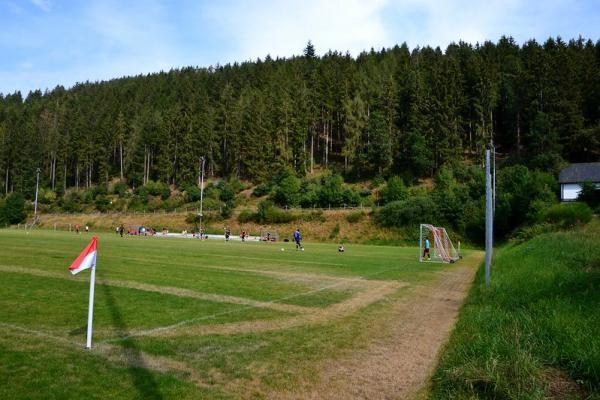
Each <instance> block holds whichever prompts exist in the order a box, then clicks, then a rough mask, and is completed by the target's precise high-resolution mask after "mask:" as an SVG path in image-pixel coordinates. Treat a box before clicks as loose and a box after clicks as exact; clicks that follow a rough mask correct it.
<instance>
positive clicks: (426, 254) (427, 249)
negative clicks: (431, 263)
mask: <svg viewBox="0 0 600 400" xmlns="http://www.w3.org/2000/svg"><path fill="white" fill-rule="evenodd" d="M429 247H430V244H429V238H425V248H424V249H423V259H425V256H427V259H428V260H431V254H429Z"/></svg>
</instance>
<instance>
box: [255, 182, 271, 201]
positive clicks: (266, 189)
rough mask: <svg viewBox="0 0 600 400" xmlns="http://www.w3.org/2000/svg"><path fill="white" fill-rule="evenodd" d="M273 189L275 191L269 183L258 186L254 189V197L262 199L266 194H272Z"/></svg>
mask: <svg viewBox="0 0 600 400" xmlns="http://www.w3.org/2000/svg"><path fill="white" fill-rule="evenodd" d="M271 189H273V185H272V184H271V183H269V182H266V183H261V184H260V185H258V186H256V187H255V188H254V190H253V191H252V196H254V197H262V196H264V195H266V194H269V193H271Z"/></svg>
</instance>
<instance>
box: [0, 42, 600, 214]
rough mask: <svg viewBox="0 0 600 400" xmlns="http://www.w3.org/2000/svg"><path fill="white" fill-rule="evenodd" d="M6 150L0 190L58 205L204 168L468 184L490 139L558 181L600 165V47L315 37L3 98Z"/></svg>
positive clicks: (190, 175) (1, 133)
mask: <svg viewBox="0 0 600 400" xmlns="http://www.w3.org/2000/svg"><path fill="white" fill-rule="evenodd" d="M0 143H1V145H0V171H2V179H0V182H1V183H0V189H1V193H2V194H5V195H6V194H9V193H11V192H19V193H22V194H23V195H24V196H25V198H27V199H32V198H33V196H34V192H35V185H36V171H37V170H38V168H39V171H40V187H42V188H45V190H48V191H51V192H53V193H55V194H56V195H57V196H58V197H61V196H63V195H64V194H65V193H66V192H67V191H68V190H70V189H90V188H93V187H96V186H101V187H102V186H104V187H106V186H107V185H108V183H109V182H111V181H114V180H119V181H120V182H121V183H122V184H124V185H126V187H129V188H132V189H135V188H137V187H142V186H144V185H146V184H148V183H150V184H154V183H157V184H163V185H165V186H167V187H169V186H170V187H176V188H182V189H184V188H186V187H190V186H191V185H198V181H199V171H200V165H201V161H200V160H201V159H202V158H203V159H204V160H205V167H206V175H207V177H219V178H225V179H237V180H245V181H251V182H253V183H254V184H259V185H260V184H262V185H270V184H271V183H272V181H273V177H274V176H279V177H281V176H282V174H283V177H287V178H288V180H289V179H292V180H293V179H294V178H289V175H290V173H291V175H293V176H295V177H296V178H298V179H306V178H307V177H310V176H311V175H312V174H313V173H314V172H315V171H332V172H333V173H334V174H335V176H342V177H343V180H344V181H346V182H361V181H367V180H373V179H384V180H385V179H389V178H391V177H399V178H400V179H401V180H402V182H403V183H405V184H407V185H408V186H410V185H413V184H415V183H417V182H419V180H422V179H424V178H435V179H437V181H438V182H439V181H440V179H441V181H444V180H446V181H447V180H448V177H447V175H448V173H450V175H452V174H454V175H456V176H458V177H460V176H461V175H462V176H463V178H464V179H466V180H469V179H471V178H468V177H465V176H466V175H465V172H464V171H468V169H469V167H470V166H481V163H482V159H483V155H484V149H485V147H486V146H487V145H489V144H490V143H493V144H494V146H495V148H496V152H497V159H498V163H499V166H500V167H502V168H508V167H512V168H513V169H514V168H517V169H516V170H515V171H521V175H522V174H523V171H526V173H527V174H530V175H531V176H532V177H533V176H534V175H533V174H535V173H540V174H543V173H546V174H548V175H551V176H555V174H556V172H557V171H558V169H559V168H560V167H561V166H563V165H564V164H565V163H568V162H586V161H598V159H599V157H600V41H597V42H595V43H594V42H593V41H592V40H590V39H584V38H581V37H580V38H578V39H572V40H569V41H568V42H566V41H564V40H563V39H561V38H559V37H557V38H549V39H548V40H546V42H545V43H543V44H541V43H538V42H536V41H535V40H530V41H528V42H526V43H523V44H522V45H519V44H517V43H516V42H515V41H514V40H513V39H512V38H510V37H502V38H500V39H499V40H498V42H497V43H494V42H491V41H487V42H484V43H482V44H480V43H477V44H469V43H465V42H459V43H453V44H450V45H449V46H448V47H447V48H446V49H445V50H442V49H440V48H439V47H438V48H431V47H422V48H415V49H412V50H411V49H409V48H408V46H407V45H406V44H402V45H396V46H394V47H392V48H384V49H381V50H375V49H371V50H370V51H365V52H363V53H361V54H359V55H358V56H356V57H352V56H351V55H350V54H348V53H346V54H343V53H339V52H336V51H329V52H327V53H325V54H324V55H322V56H318V55H317V52H316V48H315V46H314V45H313V44H312V43H311V42H308V44H307V46H306V48H305V49H304V50H303V51H302V54H300V55H298V56H294V57H291V58H276V59H273V58H272V57H270V56H269V55H267V56H266V57H265V58H264V59H257V60H255V61H247V62H243V63H234V64H227V65H216V66H211V67H187V68H180V69H172V70H170V71H168V72H165V71H161V72H158V73H153V74H148V75H139V76H135V77H124V78H119V79H114V80H110V81H106V82H85V83H78V84H76V85H75V86H74V87H72V88H70V89H65V88H64V87H61V86H57V87H55V88H53V89H48V90H46V91H44V92H42V91H41V90H37V91H34V92H30V93H28V94H27V95H26V96H25V97H24V96H23V95H22V94H21V93H19V92H16V93H8V94H0ZM520 167H523V168H524V170H519V169H518V168H520ZM444 171H446V172H444ZM448 171H449V172H448ZM461 171H462V172H461ZM440 172H444V174H446V175H445V176H446V178H444V176H442V177H441V178H440ZM511 173H512V174H513V175H515V176H520V175H519V173H514V172H508V174H509V175H510V174H511ZM444 174H442V175H444ZM532 179H534V178H532ZM270 182H271V183H270ZM536 182H537V181H536ZM292 183H293V184H294V185H297V183H294V182H292ZM305 183H306V182H305ZM306 184H308V183H306ZM549 185H550V186H551V183H549ZM304 186H306V185H304ZM304 186H303V187H304ZM513 186H514V185H513ZM299 190H300V191H302V190H303V189H302V188H300V189H299ZM349 196H354V197H355V198H356V195H355V194H354V195H353V194H349ZM275 197H276V196H275ZM300 201H301V199H300V198H298V200H297V203H299V202H300ZM308 203H310V201H308Z"/></svg>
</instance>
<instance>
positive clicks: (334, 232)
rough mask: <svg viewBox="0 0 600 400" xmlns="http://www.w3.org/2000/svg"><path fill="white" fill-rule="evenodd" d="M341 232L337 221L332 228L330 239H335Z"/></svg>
mask: <svg viewBox="0 0 600 400" xmlns="http://www.w3.org/2000/svg"><path fill="white" fill-rule="evenodd" d="M339 234H340V224H339V223H337V224H335V226H334V227H333V229H332V230H331V233H330V234H329V239H335V238H336V237H338V236H339Z"/></svg>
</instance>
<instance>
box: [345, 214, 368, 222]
mask: <svg viewBox="0 0 600 400" xmlns="http://www.w3.org/2000/svg"><path fill="white" fill-rule="evenodd" d="M366 216H367V214H366V213H365V212H364V211H355V212H352V213H350V214H348V215H346V221H348V222H350V223H351V224H355V223H357V222H360V221H362V220H363V219H364V218H365V217H366Z"/></svg>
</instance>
